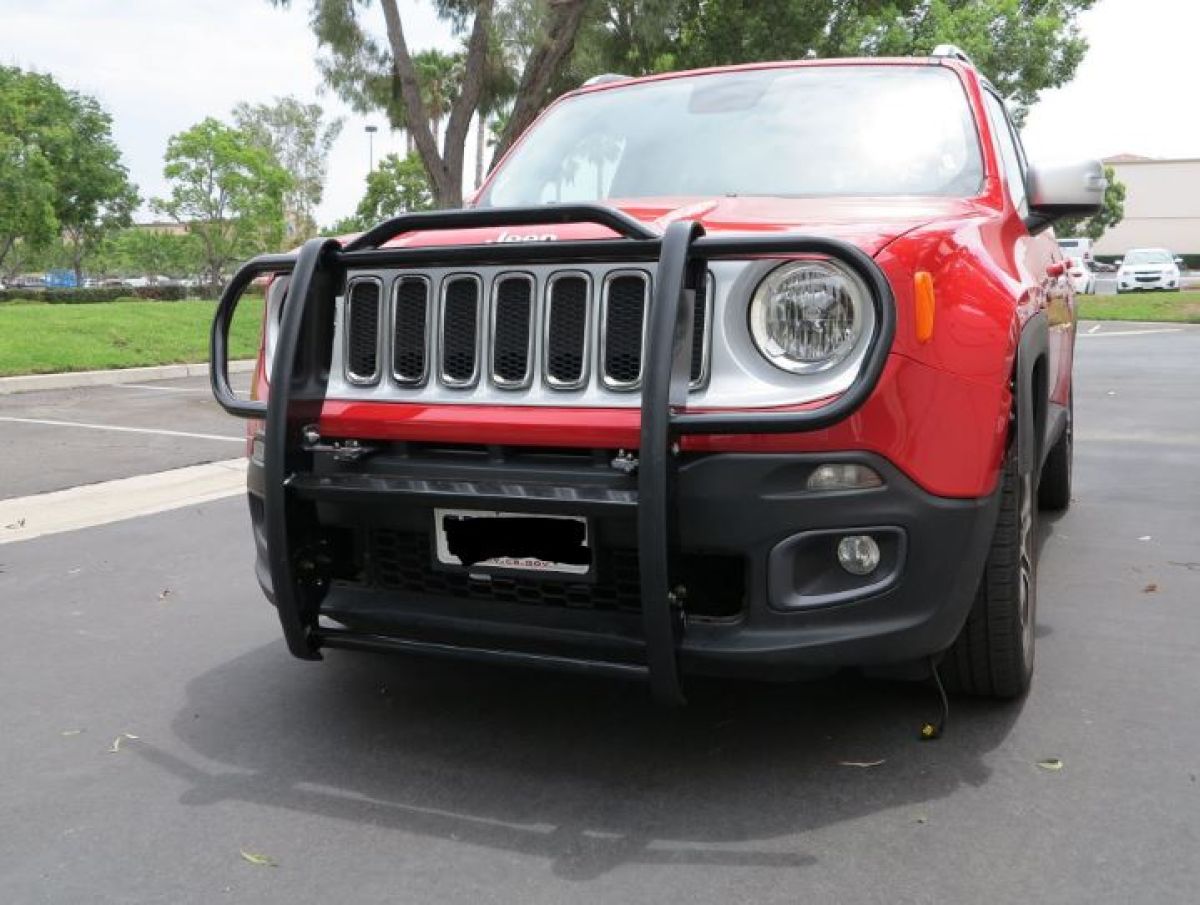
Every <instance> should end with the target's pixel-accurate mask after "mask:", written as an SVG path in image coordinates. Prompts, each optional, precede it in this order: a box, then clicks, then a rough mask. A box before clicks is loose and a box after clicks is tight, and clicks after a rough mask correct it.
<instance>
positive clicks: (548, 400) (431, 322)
mask: <svg viewBox="0 0 1200 905" xmlns="http://www.w3.org/2000/svg"><path fill="white" fill-rule="evenodd" d="M779 263H780V259H779V258H777V257H773V258H763V259H749V260H738V259H724V260H722V259H715V260H712V261H710V262H709V279H708V281H707V283H706V289H707V290H708V291H706V292H705V293H704V298H703V299H700V298H697V300H696V306H697V307H696V308H695V309H693V310H694V311H695V312H696V313H698V312H700V311H703V312H704V320H705V324H704V331H703V337H702V338H701V339H700V352H699V363H700V365H701V369H700V374H699V380H693V381H691V389H690V392H689V395H688V404H689V406H694V407H696V408H716V409H719V408H738V409H746V408H758V407H762V408H767V407H775V406H784V405H797V404H802V403H805V402H810V401H816V400H820V399H827V398H830V397H832V396H836V395H838V394H839V393H842V392H845V390H846V389H848V388H849V387H850V386H851V384H852V383H853V382H854V379H855V377H856V375H857V374H858V372H859V369H860V367H861V365H862V362H863V359H864V355H865V351H864V350H865V348H866V345H867V343H866V342H864V343H863V349H860V350H857V351H856V352H855V353H854V354H853V355H851V356H850V357H849V358H847V359H846V361H845V362H843V363H842V364H841V365H839V366H838V367H837V368H835V369H832V370H830V371H826V372H822V373H821V374H819V375H806V376H798V375H794V374H789V373H787V372H784V371H781V370H780V369H779V368H777V367H775V366H774V365H772V364H770V363H769V362H768V361H766V359H764V358H763V357H762V355H761V354H760V353H759V352H758V350H757V348H756V347H755V345H754V342H753V340H752V338H751V337H750V331H749V319H748V308H749V304H750V299H751V297H752V296H753V294H754V290H755V288H756V287H757V285H758V283H759V282H760V281H761V280H762V279H763V278H764V277H765V275H766V274H767V273H769V272H770V271H771V270H772V269H773V268H775V267H776V266H778V265H779ZM627 270H641V271H644V272H646V273H647V274H649V275H650V280H651V286H652V287H653V285H654V280H655V279H656V268H655V264H654V263H652V262H646V263H643V262H633V261H626V262H613V263H607V262H604V263H590V262H589V263H584V262H580V263H578V264H576V263H549V262H546V263H535V264H529V265H519V266H515V267H514V266H513V265H511V264H510V265H480V266H476V267H471V268H464V267H462V266H461V265H459V266H448V267H437V266H429V267H416V268H412V269H407V268H406V269H400V268H391V267H387V268H378V269H362V270H355V271H352V272H351V273H350V275H349V278H350V279H351V280H355V279H359V278H362V277H371V278H375V279H379V280H381V281H382V283H383V287H384V290H385V291H386V292H387V293H388V298H389V299H391V298H392V297H393V296H394V290H393V287H394V285H395V283H396V281H397V280H400V279H404V280H408V279H413V278H421V279H424V280H427V281H428V283H429V288H430V291H429V299H430V303H429V305H430V308H429V311H430V314H429V318H428V320H427V327H428V335H427V336H423V337H422V340H423V342H424V345H423V348H424V350H425V361H426V366H427V370H428V374H427V377H426V379H425V381H424V382H422V383H419V384H418V383H415V382H413V383H405V382H402V381H401V380H397V379H396V378H395V377H394V376H393V369H394V364H395V362H394V360H393V354H394V343H393V336H394V330H395V321H394V310H393V308H392V306H391V305H390V304H389V305H387V306H385V312H384V317H385V319H386V321H387V322H386V323H384V324H382V325H381V331H382V334H383V336H385V337H387V340H386V341H385V342H384V343H383V354H384V357H383V359H382V360H381V362H380V365H381V369H382V370H381V372H382V374H383V375H384V377H383V379H381V380H380V381H379V382H378V383H376V384H373V385H362V384H356V383H354V382H352V381H351V380H349V379H348V377H347V374H346V361H347V360H346V355H345V337H344V333H345V326H346V318H347V311H346V309H347V305H346V297H345V294H343V295H342V296H341V297H340V298H339V299H338V300H337V304H336V305H335V308H334V316H335V324H334V329H335V336H336V340H335V342H334V348H333V360H332V362H331V364H330V373H329V385H328V388H327V391H326V395H327V398H329V399H339V400H346V401H371V402H412V403H420V404H422V405H521V406H570V407H578V408H637V407H638V405H639V404H640V402H641V393H640V392H639V391H628V390H617V389H612V388H610V387H608V386H606V385H605V383H604V381H603V380H601V378H600V373H601V369H602V367H603V358H602V357H601V352H600V342H599V328H598V327H597V326H596V325H597V324H598V323H599V320H600V316H601V315H600V307H601V304H600V303H601V298H600V296H601V294H602V288H603V284H604V279H605V276H606V275H607V274H608V273H610V272H613V271H627ZM514 273H522V274H528V275H529V276H530V277H532V278H533V281H534V290H535V292H534V302H533V310H534V320H533V330H532V333H533V358H532V360H531V361H530V362H529V366H530V372H531V378H530V380H529V381H528V382H527V384H526V385H525V386H524V387H520V388H506V387H503V386H498V385H496V383H494V382H493V379H492V357H491V356H492V349H491V343H492V341H493V340H492V336H493V335H494V334H493V330H492V326H491V325H492V299H493V296H494V292H493V283H494V282H495V281H496V280H497V279H500V278H502V277H504V276H505V275H507V274H514ZM558 273H576V274H578V273H584V274H587V275H588V276H589V278H590V281H591V287H592V292H591V297H590V303H589V307H588V312H589V319H590V323H589V334H588V341H587V348H588V352H587V357H586V366H587V368H588V378H587V380H586V381H585V382H584V383H583V384H582V385H581V386H579V387H578V388H577V389H573V390H566V389H562V388H560V387H553V386H550V385H549V383H548V382H547V380H546V378H545V352H546V347H545V336H546V329H545V328H546V311H547V304H546V300H547V287H548V284H549V283H550V281H551V279H552V278H553V277H554V276H555V274H558ZM464 274H474V275H475V276H477V277H478V279H479V280H480V281H481V284H482V292H481V294H480V299H481V306H480V307H481V308H482V307H486V308H487V311H484V312H482V314H481V317H482V322H481V329H480V330H479V332H478V334H477V335H478V341H479V350H480V356H482V357H479V358H477V361H478V363H479V370H480V374H479V377H478V379H477V380H476V381H475V382H474V384H473V385H472V386H446V385H445V384H444V383H443V382H442V381H441V380H440V379H439V377H438V375H439V372H440V369H441V352H440V349H439V340H440V334H441V328H440V317H441V315H440V305H439V300H440V298H441V296H442V287H443V283H444V282H445V281H446V280H447V279H449V278H451V277H455V276H461V275H464ZM697 295H698V296H699V293H697ZM874 329H875V327H872V330H874ZM692 353H693V360H696V359H695V357H694V356H695V354H696V348H695V346H693V348H692Z"/></svg>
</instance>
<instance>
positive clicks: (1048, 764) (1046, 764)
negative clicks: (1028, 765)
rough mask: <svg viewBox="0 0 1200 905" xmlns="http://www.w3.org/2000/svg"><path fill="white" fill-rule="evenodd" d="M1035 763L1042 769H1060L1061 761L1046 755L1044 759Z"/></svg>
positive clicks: (1061, 766)
mask: <svg viewBox="0 0 1200 905" xmlns="http://www.w3.org/2000/svg"><path fill="white" fill-rule="evenodd" d="M1037 765H1038V766H1039V767H1041V768H1042V769H1043V770H1061V769H1062V768H1063V762H1062V761H1061V760H1059V759H1058V758H1057V757H1047V758H1046V759H1045V760H1039V761H1038V762H1037Z"/></svg>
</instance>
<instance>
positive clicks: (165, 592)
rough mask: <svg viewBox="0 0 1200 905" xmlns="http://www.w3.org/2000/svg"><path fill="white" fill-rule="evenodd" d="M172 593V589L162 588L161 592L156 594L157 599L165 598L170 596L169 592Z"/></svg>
mask: <svg viewBox="0 0 1200 905" xmlns="http://www.w3.org/2000/svg"><path fill="white" fill-rule="evenodd" d="M172 593H173V592H172V590H171V589H170V588H163V589H162V591H161V592H160V593H159V595H158V599H159V600H166V599H167V598H168V597H170V596H171V594H172Z"/></svg>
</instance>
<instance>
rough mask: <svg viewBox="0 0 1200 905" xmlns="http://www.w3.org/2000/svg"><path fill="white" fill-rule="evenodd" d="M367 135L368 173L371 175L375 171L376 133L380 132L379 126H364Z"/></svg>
mask: <svg viewBox="0 0 1200 905" xmlns="http://www.w3.org/2000/svg"><path fill="white" fill-rule="evenodd" d="M364 129H365V131H366V133H367V172H368V173H371V172H374V170H375V133H376V132H378V131H379V127H378V126H364Z"/></svg>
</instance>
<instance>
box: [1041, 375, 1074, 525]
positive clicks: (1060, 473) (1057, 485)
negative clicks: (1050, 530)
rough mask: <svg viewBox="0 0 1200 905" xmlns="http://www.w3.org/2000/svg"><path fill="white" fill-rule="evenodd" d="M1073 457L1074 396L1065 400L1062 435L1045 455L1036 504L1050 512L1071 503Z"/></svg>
mask: <svg viewBox="0 0 1200 905" xmlns="http://www.w3.org/2000/svg"><path fill="white" fill-rule="evenodd" d="M1074 457H1075V397H1074V393H1073V392H1072V395H1071V397H1070V398H1069V399H1068V401H1067V423H1066V426H1065V427H1063V432H1062V436H1061V437H1059V438H1058V442H1057V443H1055V444H1054V448H1053V449H1051V450H1050V455H1049V456H1047V457H1046V464H1044V465H1043V466H1042V476H1041V478H1040V479H1039V480H1038V505H1039V506H1040V507H1041V508H1042V509H1046V510H1049V511H1050V512H1064V511H1066V509H1067V507H1068V506H1070V505H1071V467H1072V465H1071V463H1072V459H1074Z"/></svg>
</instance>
